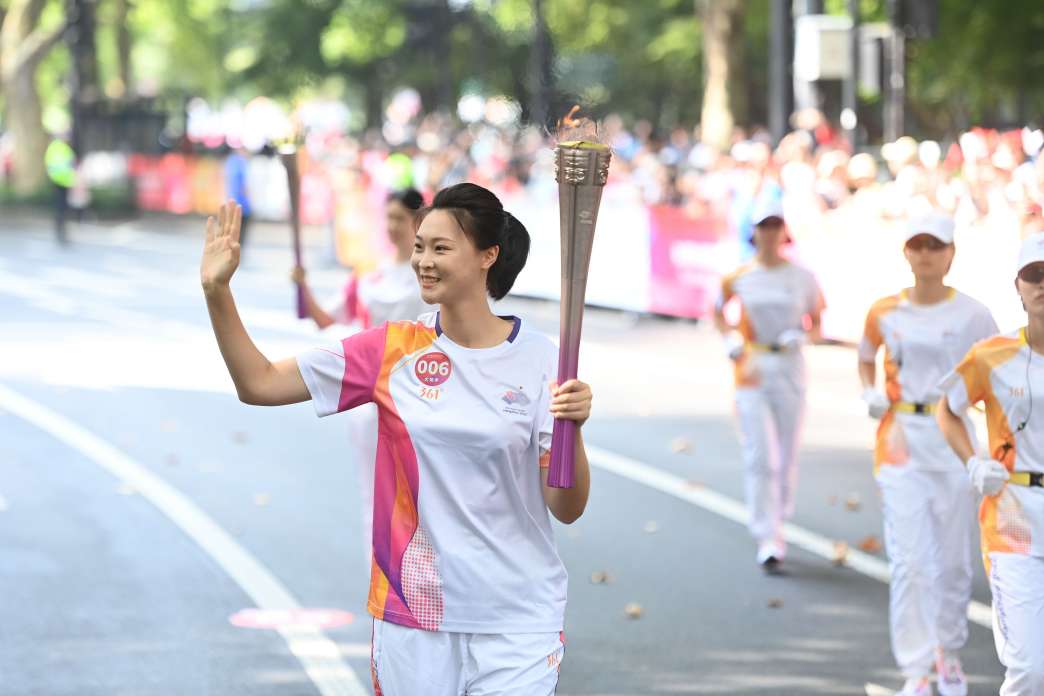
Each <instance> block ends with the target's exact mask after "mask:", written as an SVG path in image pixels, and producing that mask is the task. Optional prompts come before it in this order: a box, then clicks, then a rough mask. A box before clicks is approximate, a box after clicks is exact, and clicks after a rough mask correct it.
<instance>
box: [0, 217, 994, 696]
mask: <svg viewBox="0 0 1044 696" xmlns="http://www.w3.org/2000/svg"><path fill="white" fill-rule="evenodd" d="M201 230H202V223H201V221H199V220H198V219H176V218H148V219H145V220H141V221H137V222H131V223H122V224H90V225H80V226H78V227H74V228H73V230H72V239H73V244H72V245H71V246H69V247H68V248H63V249H59V248H57V247H56V246H55V244H54V243H53V241H52V239H51V236H50V233H49V230H48V225H47V222H46V220H43V219H39V218H35V217H33V216H31V215H16V214H7V213H5V215H4V216H3V217H2V218H0V317H3V320H2V323H0V327H2V328H0V646H2V647H0V694H5V695H6V694H12V695H19V696H21V695H23V694H25V695H28V694H46V695H48V696H52V695H53V696H58V695H64V694H70V695H72V694H76V695H77V696H87V695H92V694H99V695H102V694H104V695H106V696H116V695H123V694H126V695H138V694H142V695H145V694H148V695H151V694H157V695H164V696H165V695H180V694H185V695H193V696H197V695H200V694H215V695H221V696H226V695H229V696H231V695H233V694H272V695H276V694H278V695H280V696H284V695H286V696H289V695H294V696H296V695H297V694H302V695H304V694H319V693H322V694H335V693H336V694H345V695H346V696H351V695H357V694H362V693H369V637H370V620H369V617H368V616H367V615H366V613H365V598H366V588H367V582H368V577H369V574H368V566H367V561H366V558H367V557H366V553H367V552H366V544H365V541H364V539H363V532H362V517H361V514H360V505H361V503H360V501H361V497H360V495H359V492H358V487H359V486H358V480H359V478H358V472H357V467H358V462H356V461H354V460H353V456H352V454H351V452H350V450H349V449H348V448H347V447H346V446H345V439H346V432H345V426H344V424H343V422H340V423H339V422H338V419H336V418H331V419H325V420H323V421H320V420H318V419H316V418H315V417H314V415H313V412H312V410H311V407H310V406H309V405H307V404H302V405H297V406H291V407H285V408H279V409H265V408H256V407H248V406H245V405H242V404H240V403H239V402H238V401H237V400H236V398H235V396H234V394H233V393H232V390H231V383H230V381H229V379H228V377H227V375H226V374H225V372H224V367H223V364H222V363H221V360H220V356H219V354H218V352H217V348H216V346H215V344H214V341H213V339H212V337H211V335H210V330H209V324H208V322H207V318H206V311H205V307H204V304H203V301H202V297H201V293H200V291H199V288H198V252H199V246H200V237H201ZM308 235H309V236H308V244H307V246H306V251H307V258H308V259H309V261H310V263H309V265H310V267H312V268H313V269H314V270H313V271H312V272H311V280H312V282H313V284H314V285H315V286H316V287H317V288H320V289H321V290H324V291H329V292H330V293H334V292H336V288H337V287H338V285H339V284H340V283H341V282H342V281H343V274H342V272H341V271H340V270H339V269H337V268H336V267H334V266H332V265H331V264H330V262H329V257H328V253H327V252H326V250H325V246H324V240H325V234H324V233H323V231H321V230H309V231H308ZM289 265H290V254H289V250H288V248H287V246H286V241H285V232H284V231H283V230H282V229H281V228H279V227H278V226H267V227H266V226H263V225H259V226H257V228H256V229H255V231H254V236H253V239H252V240H251V246H250V247H249V248H248V249H247V250H246V253H245V255H244V265H243V268H242V269H241V271H240V273H239V274H238V275H237V277H236V279H235V280H234V282H233V288H234V291H235V293H236V297H237V300H238V302H239V304H240V306H241V309H242V312H243V315H244V318H245V321H246V323H247V326H248V328H249V329H250V330H251V332H252V335H254V337H255V339H256V340H257V342H258V344H259V345H260V346H261V348H262V350H264V351H265V352H266V354H268V355H269V356H270V357H273V358H274V357H283V356H289V355H293V354H295V353H296V352H298V351H300V350H302V349H304V348H307V347H309V346H311V345H313V344H314V343H315V342H316V340H317V338H318V334H317V332H316V331H315V330H314V329H312V328H310V327H308V326H307V325H303V324H300V323H298V322H297V321H296V320H295V319H294V318H292V316H291V312H290V307H291V305H292V293H291V288H290V284H289V280H288V269H289ZM504 305H505V307H504V310H505V311H508V312H515V313H518V314H520V315H521V316H523V317H524V319H525V320H526V321H529V322H530V323H531V324H535V325H537V326H539V327H540V328H542V329H544V330H546V331H548V332H551V333H555V332H556V327H557V306H555V305H553V304H549V303H545V302H539V301H531V300H523V299H509V300H508V301H507V302H505V303H504ZM808 358H809V363H810V368H811V369H810V374H811V385H812V386H811V393H810V406H809V413H808V418H807V426H806V435H805V440H804V447H803V450H802V461H801V467H802V473H801V482H800V488H799V493H798V512H797V515H796V517H795V519H794V520H793V523H794V524H795V525H796V526H795V527H794V528H793V529H792V530H791V536H792V538H793V539H794V540H796V541H797V543H796V544H793V545H792V547H791V552H790V555H789V556H788V559H787V568H788V572H787V574H786V575H785V576H783V577H766V576H764V575H763V574H762V573H761V572H760V570H759V569H758V568H757V567H756V565H755V563H754V548H753V544H752V542H751V541H750V539H749V537H748V535H747V532H746V529H745V528H744V527H743V525H742V524H741V523H740V521H741V519H742V506H741V503H742V477H741V468H740V464H739V448H738V443H737V439H736V433H735V427H734V424H733V420H732V416H731V413H732V403H731V388H730V384H729V369H728V365H727V361H726V359H725V358H724V356H723V355H722V350H721V347H720V344H719V342H718V340H717V338H716V337H715V336H714V335H713V332H711V331H710V330H709V329H708V328H706V327H704V326H700V325H696V324H694V323H692V322H680V321H670V320H665V319H657V318H649V317H636V316H631V315H624V314H620V313H616V312H610V311H598V310H591V311H589V313H588V316H587V320H586V324H585V343H584V348H583V354H582V356H581V368H582V369H581V371H582V376H583V377H584V379H586V380H587V381H588V382H590V383H591V384H592V386H593V388H594V390H595V395H596V396H595V415H594V417H593V418H592V420H591V422H590V423H589V425H588V426H587V427H586V428H585V433H586V439H587V442H588V444H589V446H590V447H591V448H592V463H593V464H594V466H595V469H594V473H593V483H592V497H591V502H590V505H589V507H588V510H587V512H586V513H585V515H584V516H583V518H582V519H581V520H580V521H578V522H577V523H576V524H574V525H572V526H570V527H563V526H558V527H557V528H556V533H557V538H558V543H559V546H560V550H561V553H562V556H563V558H564V559H565V561H566V564H567V566H568V569H569V572H570V595H569V597H570V599H569V607H568V616H567V629H566V633H567V650H566V656H565V659H564V662H563V666H562V680H561V684H560V687H559V690H558V693H559V694H560V695H562V696H580V695H581V694H583V695H586V696H594V695H600V696H625V695H626V696H634V695H644V694H836V695H840V694H873V695H877V694H887V693H891V691H893V690H894V689H896V688H898V686H899V685H900V683H901V678H900V676H899V674H898V672H897V670H896V668H895V666H894V663H893V661H892V658H891V653H890V650H889V646H888V631H887V599H888V589H887V586H886V584H884V583H883V582H882V579H881V577H880V575H881V572H880V571H881V568H882V563H881V561H882V559H883V554H882V553H881V552H873V542H874V541H875V540H877V539H879V538H880V536H881V520H880V512H879V501H878V494H877V491H876V487H875V484H874V482H873V479H872V477H871V472H870V444H871V441H872V433H873V424H872V423H871V422H870V421H869V420H868V419H867V418H866V416H865V415H864V413H863V412H862V410H861V408H860V404H859V403H858V398H857V397H858V392H859V390H858V382H857V379H856V377H855V371H854V362H855V356H854V354H853V353H852V352H851V351H849V350H847V349H843V348H836V347H816V348H813V349H810V350H809V353H808ZM835 541H842V542H845V543H847V544H848V545H849V547H850V548H851V551H850V553H849V558H848V560H849V563H848V564H847V565H846V566H838V565H835V563H833V562H832V560H831V557H832V556H833V555H834V551H833V544H834V542H835ZM860 544H863V545H864V547H866V548H869V549H870V550H871V551H872V553H870V554H860V553H859V552H858V551H857V549H858V547H859V546H860ZM974 544H975V540H973V539H969V545H974ZM593 579H599V580H601V579H606V580H607V581H606V582H593ZM975 599H976V601H977V602H979V603H986V604H988V602H989V593H988V590H987V588H986V586H985V583H984V581H983V579H982V572H981V568H977V578H976V587H975ZM631 604H634V605H638V606H639V607H640V610H641V611H640V616H639V617H638V618H633V617H631V616H628V614H627V613H626V612H625V607H627V606H628V605H631ZM257 607H261V608H262V609H265V610H268V611H282V612H283V613H281V614H280V613H276V614H265V615H262V616H261V621H260V623H261V624H262V625H260V626H243V625H241V624H244V623H250V617H253V618H254V622H253V623H255V624H256V623H258V621H257V619H258V616H257V614H250V613H249V612H247V613H245V614H244V613H243V612H244V611H245V610H250V609H252V608H257ZM296 608H304V609H329V610H337V612H332V611H331V612H326V613H324V614H323V615H322V616H321V617H320V619H321V622H320V624H318V625H310V626H309V627H303V626H301V625H300V622H298V624H294V623H292V622H291V623H287V614H286V611H287V610H291V609H296ZM983 610H984V607H982V606H979V607H978V611H979V615H978V618H979V619H980V623H981V619H982V613H983ZM632 613H635V612H633V611H632ZM244 617H247V618H246V619H244ZM269 619H270V620H272V621H274V622H275V624H268V623H265V621H266V620H269ZM233 620H234V621H235V623H233ZM980 623H973V624H972V627H971V629H970V639H969V641H968V646H967V648H966V649H965V651H964V652H963V653H962V656H963V658H964V661H965V667H966V671H967V672H968V674H969V678H970V680H971V684H972V689H971V693H972V694H975V695H985V694H991V693H996V692H997V689H998V687H999V684H1000V681H1001V675H1002V669H1001V667H1000V665H999V663H998V661H997V658H996V654H995V652H994V648H993V641H992V635H991V632H990V631H989V629H988V628H986V627H984V626H982V625H980ZM237 624H239V625H237ZM271 625H276V626H277V627H276V628H272V627H271Z"/></svg>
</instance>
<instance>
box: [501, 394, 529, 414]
mask: <svg viewBox="0 0 1044 696" xmlns="http://www.w3.org/2000/svg"><path fill="white" fill-rule="evenodd" d="M500 399H501V400H502V401H503V402H504V403H506V404H507V406H505V407H504V413H514V414H515V415H519V416H525V415H528V414H529V411H528V410H526V408H525V407H526V406H529V403H530V401H529V397H528V396H526V394H525V392H523V391H522V387H519V388H518V389H508V390H507V391H505V392H504V393H503V394H501V395H500Z"/></svg>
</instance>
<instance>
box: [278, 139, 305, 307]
mask: <svg viewBox="0 0 1044 696" xmlns="http://www.w3.org/2000/svg"><path fill="white" fill-rule="evenodd" d="M279 159H281V160H282V161H283V166H284V167H286V182H287V185H289V187H290V231H291V233H292V235H293V246H294V265H295V266H300V265H301V172H300V170H298V168H297V148H296V147H295V146H294V145H293V144H292V143H289V144H286V145H281V146H280V147H279ZM307 316H308V304H307V302H305V293H304V288H303V287H301V286H300V285H298V286H297V318H298V319H304V318H305V317H307Z"/></svg>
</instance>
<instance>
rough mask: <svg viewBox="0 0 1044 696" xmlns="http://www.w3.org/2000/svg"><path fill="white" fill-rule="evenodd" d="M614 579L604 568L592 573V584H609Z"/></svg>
mask: <svg viewBox="0 0 1044 696" xmlns="http://www.w3.org/2000/svg"><path fill="white" fill-rule="evenodd" d="M612 581H613V576H612V575H610V574H609V573H607V572H606V571H604V570H596V571H595V572H593V573H591V584H592V585H608V584H609V583H611V582H612Z"/></svg>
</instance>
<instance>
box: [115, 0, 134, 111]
mask: <svg viewBox="0 0 1044 696" xmlns="http://www.w3.org/2000/svg"><path fill="white" fill-rule="evenodd" d="M130 9H131V7H130V0H116V17H115V29H116V56H117V62H118V65H119V80H120V94H119V95H118V96H119V97H120V98H128V97H131V96H133V94H134V76H133V74H132V73H131V35H130V26H129V25H128V23H127V22H128V16H129V15H130Z"/></svg>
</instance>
